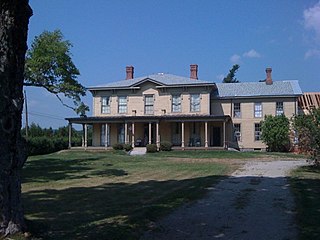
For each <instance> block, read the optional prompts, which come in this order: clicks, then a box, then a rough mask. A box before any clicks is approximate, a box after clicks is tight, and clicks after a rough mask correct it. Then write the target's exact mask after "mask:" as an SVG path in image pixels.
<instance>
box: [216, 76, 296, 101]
mask: <svg viewBox="0 0 320 240" xmlns="http://www.w3.org/2000/svg"><path fill="white" fill-rule="evenodd" d="M216 85H217V88H218V90H217V92H216V95H215V97H219V98H238V97H261V96H293V95H297V96H300V95H302V91H301V88H300V86H299V83H298V81H296V80H292V81H274V82H273V84H271V85H267V84H266V83H265V82H242V83H217V84H216Z"/></svg>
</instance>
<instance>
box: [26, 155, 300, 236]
mask: <svg viewBox="0 0 320 240" xmlns="http://www.w3.org/2000/svg"><path fill="white" fill-rule="evenodd" d="M271 157H272V158H278V157H286V158H288V157H289V158H293V157H294V155H291V154H289V155H283V154H280V155H279V154H266V153H238V152H226V151H172V152H160V153H154V154H146V155H144V156H128V155H127V154H125V153H124V152H122V151H119V152H116V151H110V152H95V153H93V152H81V151H66V152H60V153H54V154H49V155H43V156H34V157H30V158H29V159H28V161H27V163H26V165H25V167H24V170H23V173H22V175H23V185H22V191H23V195H22V197H23V203H24V209H25V216H26V218H27V223H28V226H29V231H30V232H31V233H32V235H33V238H34V239H138V238H139V237H140V235H141V233H142V232H143V231H145V230H148V229H153V228H155V227H156V225H155V224H154V222H155V221H156V220H158V219H159V218H161V217H162V216H164V215H165V214H167V213H169V212H170V211H172V210H173V209H174V208H176V207H178V206H180V205H181V204H185V203H188V202H190V201H193V200H195V199H198V198H200V197H202V196H203V195H204V194H205V193H206V192H207V189H208V187H209V186H211V185H213V184H214V183H216V182H217V181H218V180H220V179H221V178H223V177H225V176H227V175H228V174H229V173H231V172H232V171H234V170H235V169H236V168H237V167H239V166H240V165H241V164H242V163H244V162H245V161H246V159H250V158H251V159H252V158H253V159H254V158H271Z"/></svg>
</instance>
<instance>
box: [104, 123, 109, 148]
mask: <svg viewBox="0 0 320 240" xmlns="http://www.w3.org/2000/svg"><path fill="white" fill-rule="evenodd" d="M108 129H109V124H108V123H106V125H105V130H104V146H105V147H108V131H109V130H108Z"/></svg>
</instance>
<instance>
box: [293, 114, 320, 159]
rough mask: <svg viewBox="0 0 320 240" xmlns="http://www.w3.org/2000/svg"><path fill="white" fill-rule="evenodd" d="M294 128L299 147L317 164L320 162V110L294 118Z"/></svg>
mask: <svg viewBox="0 0 320 240" xmlns="http://www.w3.org/2000/svg"><path fill="white" fill-rule="evenodd" d="M293 126H294V129H295V131H296V132H297V136H298V140H299V142H298V146H299V149H300V150H301V151H302V152H305V153H309V154H310V155H311V158H312V159H313V160H314V161H315V163H316V164H319V160H320V108H317V109H311V110H310V112H309V114H306V115H305V114H303V115H297V116H295V117H294V118H293Z"/></svg>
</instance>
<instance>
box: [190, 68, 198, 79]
mask: <svg viewBox="0 0 320 240" xmlns="http://www.w3.org/2000/svg"><path fill="white" fill-rule="evenodd" d="M190 78H191V79H196V80H197V79H198V65H197V64H191V65H190Z"/></svg>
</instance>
